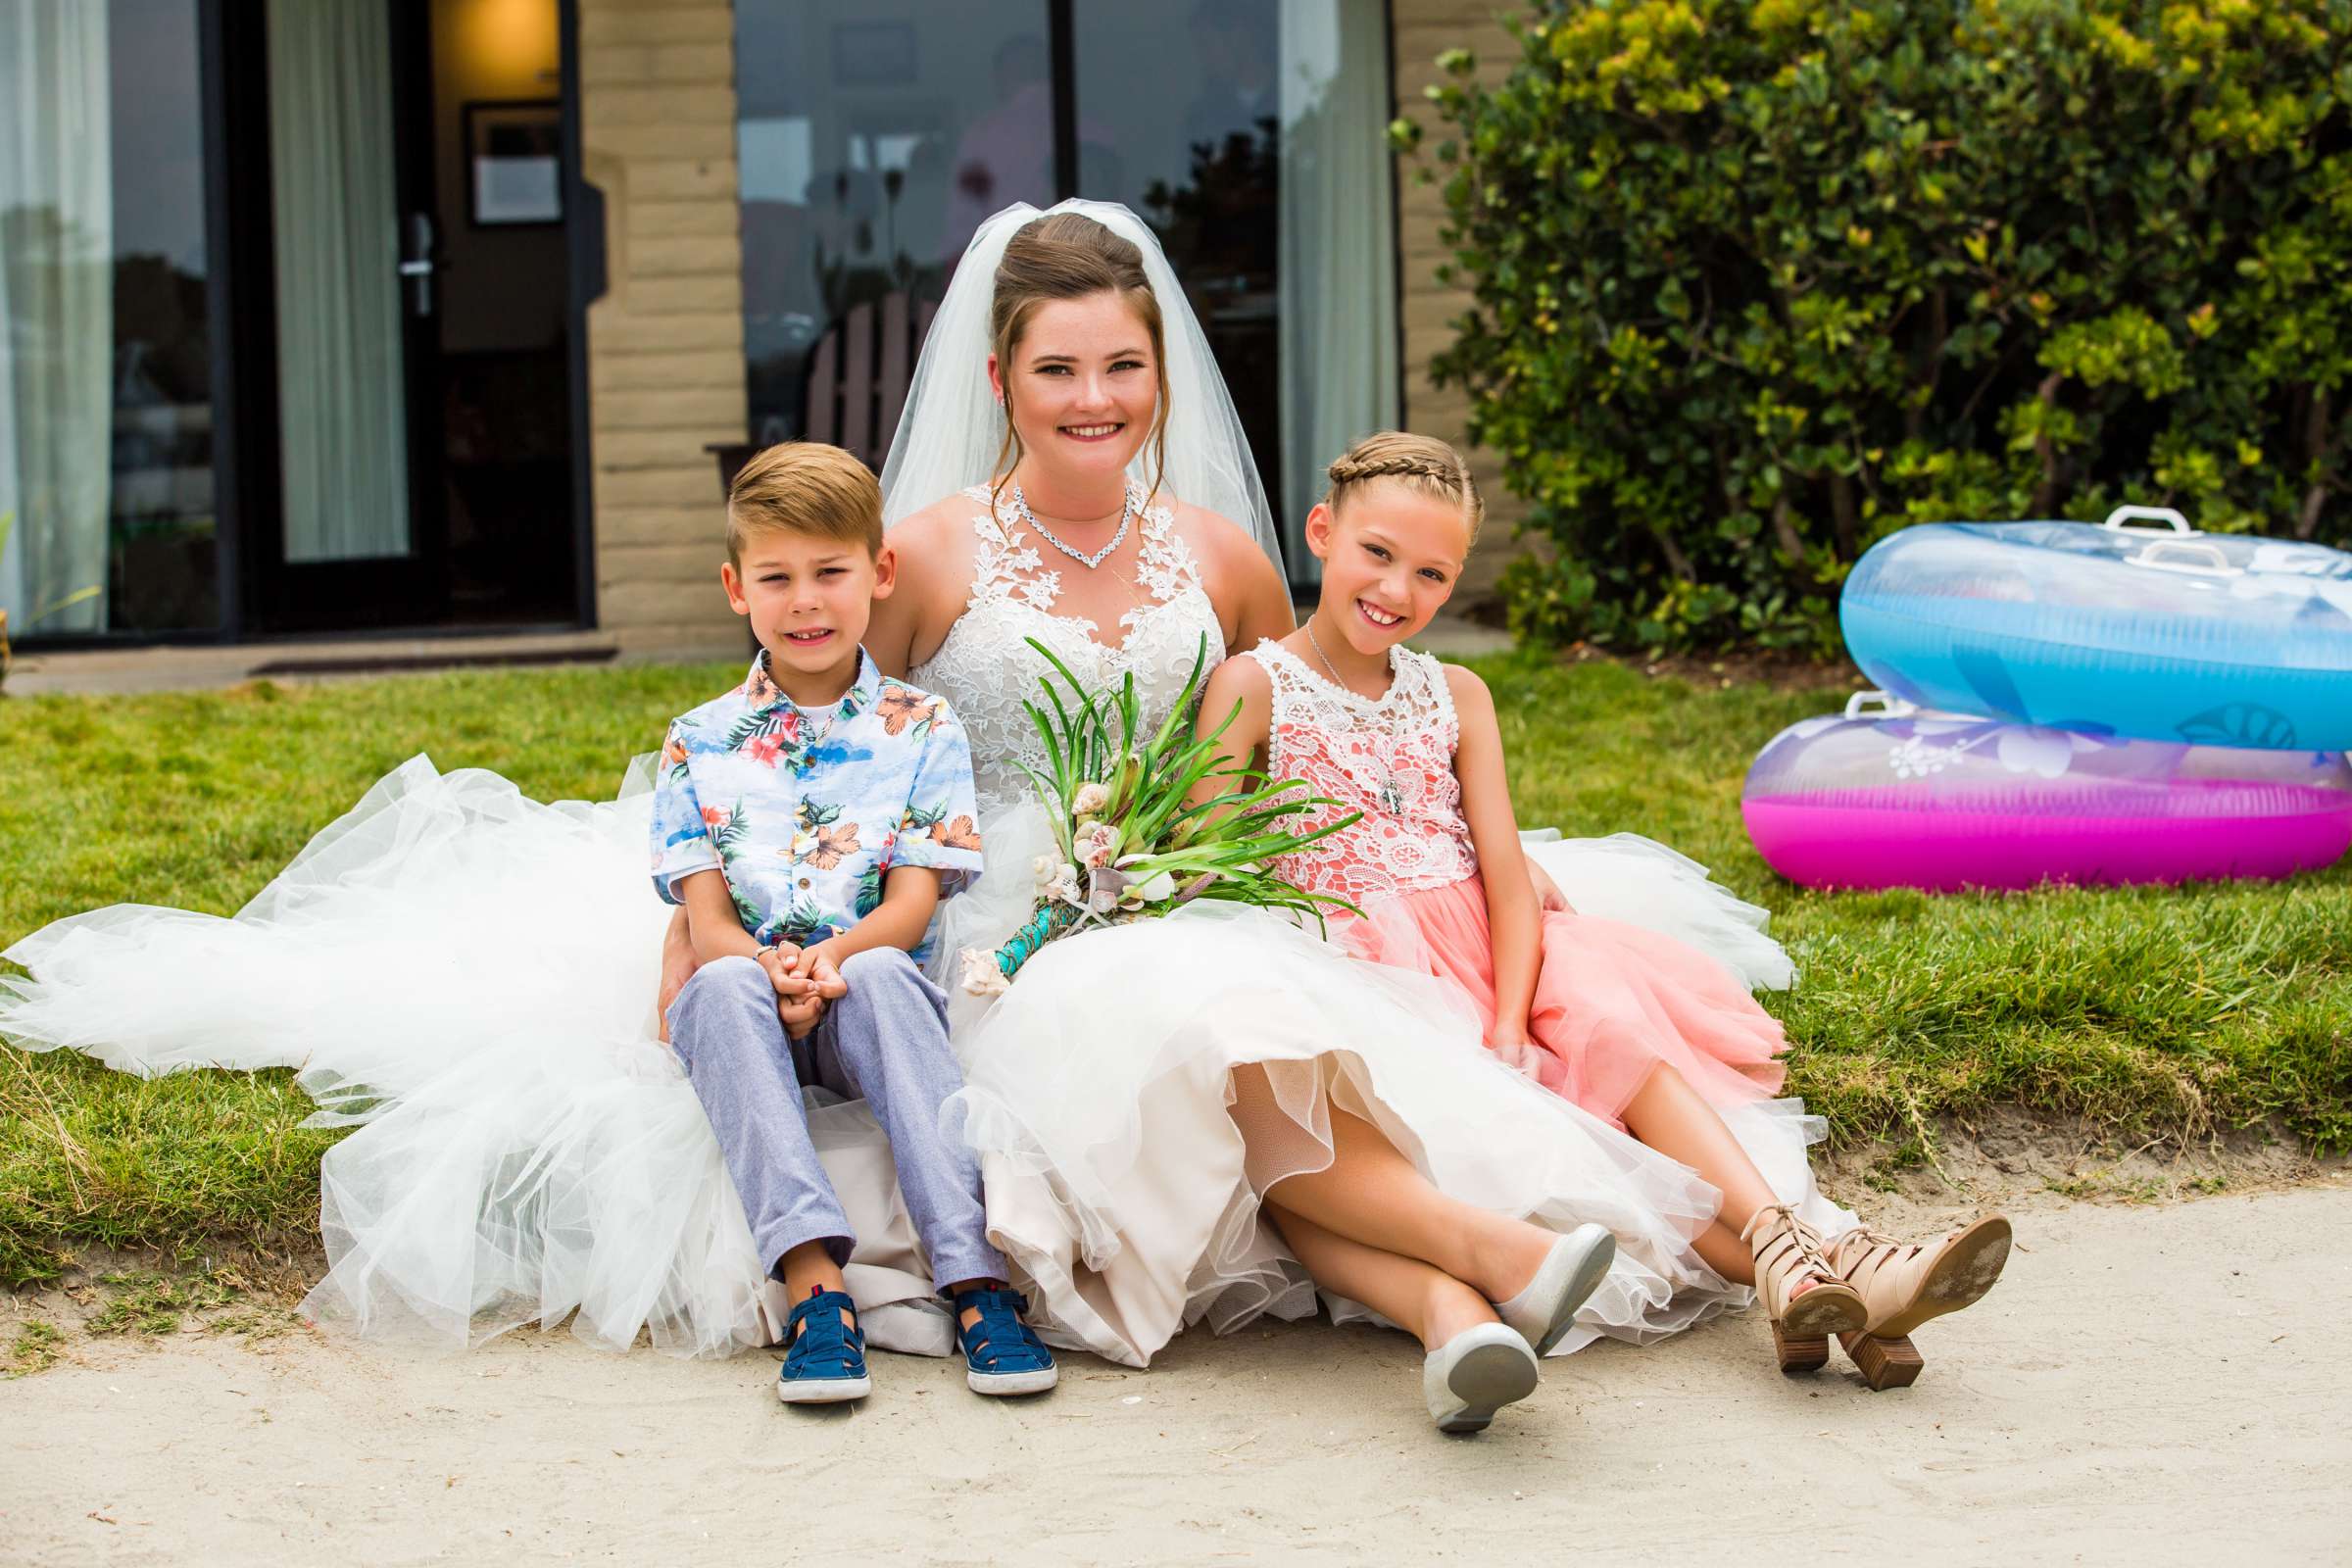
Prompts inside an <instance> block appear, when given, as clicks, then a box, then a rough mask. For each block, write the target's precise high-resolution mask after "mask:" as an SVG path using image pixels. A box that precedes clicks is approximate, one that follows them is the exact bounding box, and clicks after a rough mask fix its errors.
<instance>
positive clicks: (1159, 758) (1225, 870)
mask: <svg viewBox="0 0 2352 1568" xmlns="http://www.w3.org/2000/svg"><path fill="white" fill-rule="evenodd" d="M1029 646H1030V647H1032V648H1034V649H1036V650H1037V651H1038V652H1039V653H1040V654H1042V655H1044V656H1045V659H1046V662H1048V663H1050V664H1052V665H1053V666H1054V668H1053V673H1052V674H1049V675H1045V676H1041V677H1040V678H1039V682H1038V683H1039V685H1041V686H1042V687H1044V688H1045V698H1046V706H1040V705H1039V704H1037V703H1026V704H1023V705H1022V706H1023V707H1024V708H1026V709H1027V710H1028V713H1029V720H1030V722H1031V723H1033V724H1035V725H1036V726H1037V733H1038V734H1039V735H1040V736H1041V737H1042V738H1043V739H1044V741H1045V743H1046V768H1045V770H1044V771H1042V772H1041V771H1039V770H1038V769H1035V768H1032V767H1029V766H1028V765H1027V764H1025V763H1024V764H1023V765H1022V768H1021V770H1022V771H1023V772H1025V773H1027V774H1028V775H1029V780H1030V782H1031V783H1032V784H1033V785H1035V786H1036V788H1037V794H1038V799H1039V800H1040V801H1041V802H1043V803H1044V805H1045V808H1046V815H1047V816H1048V818H1049V819H1051V821H1052V823H1053V826H1054V840H1055V842H1056V844H1057V845H1058V847H1059V850H1060V855H1059V858H1055V857H1054V856H1040V857H1038V858H1037V861H1036V863H1035V865H1034V867H1033V869H1034V870H1035V871H1036V873H1037V879H1038V899H1037V909H1036V912H1035V913H1033V914H1032V915H1031V916H1030V917H1029V919H1028V920H1027V921H1025V922H1024V923H1023V924H1022V926H1021V928H1020V929H1019V930H1018V931H1016V932H1014V933H1013V935H1012V937H1011V939H1010V940H1009V941H1007V942H1006V943H1005V945H1004V946H1003V947H1001V948H999V949H997V950H996V951H995V952H994V953H987V952H983V951H981V950H980V949H978V948H967V949H965V950H964V952H963V955H962V957H963V986H964V989H965V990H966V991H969V992H971V993H973V994H974V995H977V996H993V995H996V994H997V993H999V992H1002V991H1004V990H1005V987H1006V986H1008V985H1009V984H1010V983H1011V981H1012V977H1013V975H1014V973H1015V972H1017V971H1018V970H1019V968H1020V966H1021V965H1022V964H1023V963H1025V962H1027V961H1028V960H1029V958H1030V956H1032V955H1034V954H1035V953H1036V952H1037V951H1038V950H1039V949H1040V948H1042V947H1044V946H1045V945H1046V944H1047V943H1049V942H1051V941H1053V940H1054V938H1056V937H1059V936H1064V935H1066V934H1068V933H1069V932H1072V931H1076V930H1079V929H1082V928H1083V927H1085V926H1087V925H1089V924H1093V923H1097V922H1103V923H1108V922H1111V921H1119V920H1134V919H1141V918H1144V917H1146V916H1151V915H1160V914H1166V913H1167V912H1168V911H1169V910H1171V909H1174V908H1177V907H1181V906H1183V905H1186V904H1189V903H1191V902H1192V901H1193V900H1195V899H1221V900H1224V901H1226V902H1227V903H1233V904H1253V905H1256V906H1258V907H1261V908H1270V909H1289V910H1293V911H1296V912H1299V913H1303V914H1312V915H1314V916H1315V918H1316V920H1317V922H1318V923H1320V921H1321V920H1322V909H1321V907H1320V906H1325V905H1329V906H1332V907H1338V908H1343V909H1347V910H1348V911H1349V912H1350V913H1354V912H1356V911H1355V909H1354V907H1353V906H1351V905H1349V904H1348V903H1347V902H1346V901H1345V900H1343V899H1337V898H1333V897H1331V896H1330V895H1328V894H1320V893H1308V892H1305V891H1304V890H1302V889H1300V888H1298V887H1294V886H1293V885H1292V884H1290V883H1288V882H1285V881H1284V880H1282V878H1280V877H1278V876H1276V875H1274V874H1273V873H1272V872H1271V871H1269V870H1267V869H1266V866H1267V863H1268V862H1269V861H1271V860H1273V859H1274V858H1276V857H1277V856H1282V855H1288V854H1290V853H1291V852H1292V851H1294V850H1297V849H1299V848H1300V847H1302V846H1304V845H1308V844H1312V843H1314V842H1315V841H1316V840H1317V839H1320V838H1325V837H1328V836H1329V835H1331V834H1333V833H1337V832H1339V831H1340V830H1341V829H1342V828H1345V827H1348V826H1349V825H1350V824H1352V823H1353V822H1354V821H1355V820H1356V818H1357V817H1358V816H1360V815H1361V814H1362V813H1361V812H1353V811H1351V812H1349V813H1348V815H1346V816H1343V817H1341V818H1339V819H1338V820H1336V821H1333V822H1330V823H1328V824H1326V825H1325V826H1323V827H1320V828H1316V829H1313V830H1311V831H1308V832H1295V831H1292V830H1291V829H1290V828H1288V827H1286V826H1285V825H1284V824H1285V822H1286V820H1288V819H1290V818H1295V817H1298V816H1300V815H1303V814H1305V813H1307V812H1311V811H1314V810H1316V809H1320V808H1323V807H1327V806H1337V805H1339V804H1340V803H1339V802H1337V801H1334V800H1331V799H1329V798H1327V797H1324V796H1320V795H1310V794H1308V793H1307V786H1306V784H1305V783H1304V782H1303V781H1302V780H1299V779H1268V778H1267V777H1266V776H1265V775H1264V774H1263V773H1260V772H1257V771H1256V770H1254V769H1252V768H1249V767H1245V766H1242V765H1240V764H1238V763H1236V764H1231V765H1225V766H1219V765H1217V764H1218V763H1220V762H1221V761H1223V760H1224V754H1223V753H1222V751H1221V750H1220V749H1219V747H1218V745H1217V741H1218V739H1219V738H1220V737H1221V736H1223V735H1224V733H1225V728H1226V725H1227V724H1231V723H1232V722H1233V714H1231V713H1229V714H1227V715H1226V717H1225V723H1223V724H1219V725H1218V726H1217V727H1216V730H1215V731H1214V732H1213V733H1211V734H1209V735H1205V736H1201V737H1198V738H1196V737H1195V736H1194V735H1193V732H1192V725H1191V724H1190V723H1189V722H1188V719H1189V716H1190V714H1191V712H1192V711H1193V701H1194V698H1195V697H1196V696H1197V695H1198V693H1199V692H1200V689H1201V673H1202V665H1203V664H1204V663H1205V662H1206V661H1207V655H1208V648H1207V643H1206V640H1205V639H1203V640H1202V644H1201V652H1200V653H1199V654H1197V655H1196V656H1195V657H1194V660H1193V672H1192V674H1191V676H1190V677H1189V678H1188V679H1187V680H1186V682H1185V686H1184V695H1183V696H1181V697H1180V698H1178V699H1177V701H1176V706H1175V707H1174V709H1173V710H1172V711H1170V712H1169V714H1168V718H1167V721H1166V722H1165V723H1163V724H1161V725H1160V726H1159V729H1158V731H1157V732H1156V733H1154V734H1152V735H1149V736H1139V735H1138V733H1137V719H1138V709H1137V703H1136V696H1135V677H1134V676H1133V675H1129V676H1128V677H1127V678H1126V679H1125V680H1123V681H1122V682H1120V684H1119V686H1118V688H1117V689H1116V690H1114V691H1109V692H1090V691H1088V690H1086V689H1085V687H1084V685H1083V684H1082V683H1081V682H1080V681H1079V679H1078V677H1077V676H1075V675H1073V674H1071V673H1070V669H1069V666H1068V665H1066V664H1064V663H1063V662H1061V661H1060V660H1059V659H1056V658H1054V653H1053V651H1052V650H1051V649H1049V648H1047V647H1046V646H1045V644H1043V643H1041V642H1039V641H1038V640H1037V639H1036V638H1034V637H1032V638H1030V639H1029ZM1056 677H1058V678H1059V679H1058V684H1059V685H1061V686H1064V687H1067V688H1068V700H1067V701H1066V702H1065V701H1064V699H1063V694H1062V692H1060V691H1058V690H1056V689H1055V687H1056V684H1057V682H1056ZM1236 711H1237V712H1238V711H1239V709H1238V708H1237V709H1236ZM1203 779H1215V780H1217V781H1218V782H1217V784H1216V786H1215V792H1214V793H1213V794H1206V793H1204V794H1203V796H1202V798H1201V800H1200V801H1199V802H1198V803H1194V802H1193V801H1192V799H1191V797H1192V796H1193V794H1194V793H1195V791H1196V789H1197V788H1198V787H1199V785H1200V784H1201V781H1202V780H1203Z"/></svg>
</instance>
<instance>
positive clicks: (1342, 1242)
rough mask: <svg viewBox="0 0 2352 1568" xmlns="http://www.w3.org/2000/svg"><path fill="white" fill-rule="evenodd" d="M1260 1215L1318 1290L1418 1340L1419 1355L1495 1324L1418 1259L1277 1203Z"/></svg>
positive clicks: (1491, 1313) (1467, 1292)
mask: <svg viewBox="0 0 2352 1568" xmlns="http://www.w3.org/2000/svg"><path fill="white" fill-rule="evenodd" d="M1265 1211H1266V1217H1267V1218H1268V1219H1270V1220H1272V1221H1273V1222H1274V1228H1275V1229H1276V1230H1278V1231H1280V1232H1281V1233H1282V1239H1283V1241H1284V1242H1285V1243H1286V1244H1288V1246H1289V1247H1290V1249H1291V1251H1292V1253H1293V1255H1295V1256H1296V1257H1297V1258H1298V1259H1299V1262H1301V1263H1303V1264H1305V1265H1306V1271H1307V1273H1309V1274H1311V1275H1313V1276H1314V1280H1315V1283H1316V1284H1317V1285H1320V1286H1322V1287H1323V1288H1324V1289H1325V1290H1327V1291H1330V1292H1332V1293H1334V1294H1335V1295H1339V1296H1345V1297H1347V1298H1348V1299H1350V1300H1356V1301H1361V1302H1363V1303H1364V1304H1365V1305H1366V1306H1368V1307H1370V1308H1371V1309H1372V1310H1373V1311H1375V1312H1378V1313H1379V1314H1380V1315H1381V1316H1382V1317H1385V1318H1387V1319H1388V1320H1389V1321H1390V1322H1392V1323H1395V1324H1397V1325H1398V1326H1399V1327H1401V1328H1403V1329H1404V1330H1405V1332H1406V1333H1408V1334H1410V1335H1412V1336H1413V1337H1414V1338H1415V1339H1417V1340H1419V1341H1420V1342H1421V1347H1422V1348H1423V1349H1427V1350H1435V1349H1437V1348H1439V1347H1441V1346H1443V1345H1444V1344H1446V1341H1448V1340H1450V1339H1452V1338H1453V1337H1454V1336H1455V1335H1457V1334H1459V1333H1461V1332H1462V1331H1463V1330H1464V1329H1468V1328H1474V1327H1476V1326H1477V1325H1478V1324H1481V1323H1492V1322H1494V1321H1495V1309H1494V1308H1493V1307H1491V1306H1489V1305H1488V1304H1487V1299H1486V1298H1485V1297H1483V1296H1481V1295H1479V1294H1478V1292H1476V1291H1474V1290H1472V1289H1471V1288H1470V1287H1469V1286H1467V1285H1464V1284H1463V1283H1462V1282H1461V1281H1460V1280H1457V1279H1455V1278H1454V1277H1453V1276H1452V1275H1450V1274H1447V1273H1446V1272H1445V1271H1444V1270H1442V1269H1438V1268H1435V1267H1432V1266H1431V1265H1430V1264H1427V1263H1424V1262H1422V1261H1421V1260H1420V1259H1419V1258H1414V1257H1400V1256H1398V1255H1397V1253H1395V1252H1384V1251H1382V1250H1380V1249H1379V1248H1377V1247H1366V1246H1365V1245H1364V1244H1363V1243H1361V1242H1351V1241H1349V1240H1348V1238H1347V1237H1345V1236H1341V1235H1338V1234H1336V1233H1334V1232H1332V1231H1327V1230H1325V1229H1324V1228H1323V1227H1322V1226H1320V1225H1318V1224H1316V1223H1315V1222H1314V1221H1313V1220H1310V1219H1305V1218H1302V1217H1300V1216H1299V1215H1298V1214H1296V1213H1293V1212H1292V1211H1290V1210H1289V1209H1286V1208H1284V1207H1283V1206H1282V1205H1281V1204H1280V1203H1276V1202H1271V1201H1269V1202H1268V1203H1267V1204H1266V1209H1265Z"/></svg>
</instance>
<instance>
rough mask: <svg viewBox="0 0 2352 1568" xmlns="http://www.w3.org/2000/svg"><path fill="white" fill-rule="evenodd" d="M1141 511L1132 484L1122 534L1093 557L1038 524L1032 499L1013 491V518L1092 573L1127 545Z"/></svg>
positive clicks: (1123, 504) (1122, 512) (1123, 506)
mask: <svg viewBox="0 0 2352 1568" xmlns="http://www.w3.org/2000/svg"><path fill="white" fill-rule="evenodd" d="M1141 510H1142V509H1141V508H1140V507H1138V506H1137V505H1136V496H1135V486H1134V485H1133V484H1129V485H1128V486H1127V492H1126V494H1125V495H1124V496H1122V497H1121V498H1120V501H1119V531H1118V532H1117V533H1114V534H1112V535H1111V536H1110V543H1108V544H1106V545H1104V546H1103V548H1102V549H1100V550H1098V551H1096V552H1095V553H1094V554H1093V555H1091V556H1090V555H1088V554H1086V553H1085V552H1084V551H1082V550H1080V549H1079V548H1078V547H1077V546H1075V545H1072V544H1069V543H1067V542H1065V541H1064V540H1063V539H1062V538H1061V536H1060V535H1058V534H1056V533H1055V532H1054V530H1053V529H1051V528H1049V527H1047V526H1046V525H1045V524H1044V523H1042V522H1040V521H1038V520H1037V514H1036V513H1034V512H1031V511H1030V510H1029V498H1028V497H1027V496H1025V495H1022V494H1021V487H1020V486H1019V485H1017V484H1016V485H1014V486H1013V487H1012V511H1013V515H1015V516H1017V517H1019V518H1020V519H1021V520H1022V521H1023V522H1025V523H1027V524H1028V525H1029V526H1030V527H1031V528H1034V529H1035V530H1036V531H1037V533H1038V535H1039V537H1041V538H1043V539H1044V540H1045V541H1046V543H1048V544H1050V545H1052V546H1053V547H1054V549H1056V550H1058V551H1060V552H1061V553H1062V554H1063V555H1065V556H1067V557H1069V558H1070V559H1071V560H1072V561H1075V562H1076V563H1078V564H1080V565H1081V566H1084V567H1086V568H1087V569H1088V570H1089V571H1092V570H1093V569H1094V568H1095V567H1097V566H1100V565H1101V564H1103V562H1104V561H1106V560H1108V559H1109V558H1110V553H1111V552H1112V551H1114V550H1116V549H1118V548H1119V546H1120V545H1122V544H1125V543H1126V542H1127V529H1128V527H1129V525H1131V524H1132V523H1133V522H1134V521H1135V516H1136V514H1137V513H1138V512H1139V511H1141Z"/></svg>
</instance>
